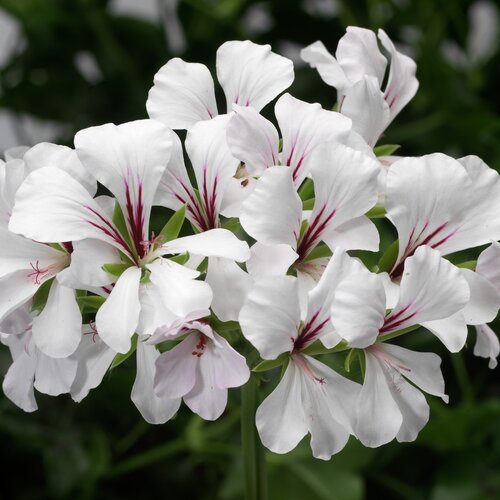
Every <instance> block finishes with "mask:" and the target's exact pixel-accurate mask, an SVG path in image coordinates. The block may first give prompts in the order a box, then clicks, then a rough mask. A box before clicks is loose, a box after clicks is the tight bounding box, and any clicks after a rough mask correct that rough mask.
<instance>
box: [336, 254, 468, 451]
mask: <svg viewBox="0 0 500 500" xmlns="http://www.w3.org/2000/svg"><path fill="white" fill-rule="evenodd" d="M469 298H470V290H469V286H468V283H467V280H466V279H465V278H464V277H463V276H462V274H461V273H460V271H459V270H458V268H456V267H455V266H453V265H452V264H451V263H450V262H448V261H447V260H445V259H443V258H442V257H441V256H440V254H439V252H438V251H437V250H432V249H431V248H429V247H427V246H423V247H420V248H418V249H417V251H416V252H415V254H414V255H413V256H412V257H409V258H408V259H407V260H406V262H405V267H404V272H403V276H402V279H401V286H400V290H399V297H398V300H397V303H396V304H395V305H394V307H393V309H392V310H391V312H390V313H389V314H386V307H387V306H388V305H389V304H387V296H386V293H385V290H384V286H383V283H382V280H381V278H380V275H376V274H373V273H369V272H368V271H367V270H365V271H364V273H359V274H357V275H355V276H353V277H351V278H347V279H346V280H344V281H343V282H342V283H340V284H339V285H338V287H337V291H336V294H335V298H334V300H333V303H332V307H331V315H332V323H333V327H334V328H335V331H336V333H337V334H338V335H340V336H341V337H342V338H344V339H345V340H347V341H348V342H349V345H350V346H352V347H360V348H365V360H366V373H365V380H364V385H363V389H362V391H361V393H360V396H359V400H358V403H357V420H356V425H355V435H356V436H357V437H358V438H359V439H360V440H361V441H362V442H363V444H365V445H366V446H380V445H381V444H384V443H386V442H388V441H390V440H392V439H394V438H395V437H396V438H397V439H398V440H400V441H401V440H403V441H406V440H412V439H415V438H416V435H417V434H418V431H419V430H420V429H421V428H422V427H423V426H424V425H425V423H426V422H427V420H428V407H427V403H426V402H425V398H424V397H423V396H422V394H421V393H420V392H419V391H417V390H416V389H414V388H413V387H411V386H409V385H408V384H406V382H404V379H403V378H402V377H401V375H403V376H404V377H405V378H407V379H409V380H411V381H412V382H414V383H415V384H417V385H419V387H421V388H422V389H423V390H425V391H427V392H430V393H431V394H437V395H439V396H444V395H443V382H442V376H441V374H440V372H439V358H437V356H433V355H428V354H427V355H423V354H419V353H418V354H417V353H412V352H411V351H407V350H405V349H402V348H400V347H397V346H389V345H386V344H380V343H376V342H377V341H383V340H384V337H385V336H386V335H389V334H391V333H393V332H395V331H398V330H403V329H405V328H409V327H412V326H415V325H419V324H420V325H422V326H423V327H424V328H429V329H430V330H431V331H433V333H436V332H435V331H434V330H433V329H432V327H429V325H433V324H434V323H435V322H437V321H439V320H442V319H445V318H448V317H449V316H452V315H454V314H455V313H457V312H458V311H460V310H462V309H464V308H465V307H466V305H467V303H468V301H469ZM389 307H392V304H391V305H390V306H389ZM459 326H460V324H459ZM462 326H463V328H466V326H465V320H464V319H463V318H462ZM444 334H446V335H448V336H449V337H451V338H452V339H453V338H454V336H455V335H456V333H455V332H454V331H453V330H450V331H446V332H444V333H443V332H440V336H439V338H440V339H441V340H442V341H443V342H444V343H445V344H446V345H449V344H453V340H449V339H448V338H447V337H446V336H445V335H444ZM436 358H437V359H436ZM422 363H423V366H422V368H419V366H420V365H421V364H422ZM424 367H425V368H424ZM432 374H433V375H432ZM424 375H425V377H424Z"/></svg>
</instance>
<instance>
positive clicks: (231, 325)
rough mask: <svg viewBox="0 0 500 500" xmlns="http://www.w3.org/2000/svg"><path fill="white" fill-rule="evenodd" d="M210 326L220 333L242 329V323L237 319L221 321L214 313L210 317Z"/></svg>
mask: <svg viewBox="0 0 500 500" xmlns="http://www.w3.org/2000/svg"><path fill="white" fill-rule="evenodd" d="M208 322H209V323H210V326H211V327H212V328H213V329H214V330H215V331H216V332H217V333H220V334H224V333H228V332H234V331H239V330H240V324H239V323H238V322H237V321H221V320H220V319H219V318H217V317H216V316H214V315H213V314H212V315H211V316H210V317H209V318H208Z"/></svg>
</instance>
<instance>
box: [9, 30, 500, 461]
mask: <svg viewBox="0 0 500 500" xmlns="http://www.w3.org/2000/svg"><path fill="white" fill-rule="evenodd" d="M302 58H303V59H304V61H306V62H307V63H308V64H309V65H310V66H311V67H313V68H316V69H317V71H318V72H319V75H320V76H321V78H322V79H323V80H324V81H325V83H326V84H328V85H330V86H332V87H334V88H335V89H336V91H337V105H336V108H335V109H336V111H330V110H325V109H323V108H322V107H321V106H320V105H319V104H317V103H314V104H311V103H307V102H304V101H301V100H299V99H297V98H295V97H293V96H292V95H290V94H289V93H284V94H282V93H283V92H284V91H286V89H287V88H288V87H290V85H291V84H292V82H293V79H294V70H293V64H292V61H290V60H288V59H287V58H285V57H282V56H280V55H278V54H276V53H274V52H272V51H271V48H270V47H269V46H268V45H256V44H254V43H252V42H250V41H243V42H241V41H232V42H227V43H224V44H223V45H222V46H221V47H220V48H219V49H218V51H217V60H216V68H217V78H218V81H219V83H220V85H221V87H222V89H223V91H224V94H225V97H226V101H227V102H226V109H225V111H226V112H225V113H223V114H218V113H219V111H218V107H217V104H216V98H215V92H214V82H213V80H212V76H211V74H210V72H209V70H208V69H207V68H206V67H205V66H203V65H201V64H197V63H188V62H185V61H183V60H181V59H179V58H175V59H172V60H170V61H169V62H167V64H165V66H163V67H162V68H161V69H160V70H159V72H158V73H157V74H156V76H155V78H154V85H153V87H152V89H151V91H150V93H149V97H148V100H147V103H146V108H147V111H148V114H149V116H150V119H147V120H138V121H133V122H129V123H125V124H121V125H114V124H106V125H102V126H97V127H91V128H88V129H85V130H82V131H80V132H78V133H77V134H76V136H75V139H74V144H75V149H71V148H68V147H65V146H58V145H54V144H48V143H42V144H38V145H36V146H34V147H32V148H30V149H28V148H16V150H15V151H8V152H7V154H6V161H5V162H1V163H0V190H1V194H0V331H1V332H2V333H1V340H2V342H3V343H4V344H6V345H7V346H8V347H9V349H10V352H11V354H12V359H13V362H12V365H11V366H10V368H9V370H8V372H7V374H6V376H5V379H4V381H3V390H4V392H5V394H6V395H7V397H8V398H10V399H11V400H12V401H13V402H14V403H15V404H17V405H18V406H19V407H21V408H22V409H23V410H25V411H28V412H29V411H34V410H36V409H37V404H36V400H35V397H34V388H36V389H37V390H38V391H40V392H42V393H45V394H50V395H58V394H63V393H69V394H70V395H71V397H72V398H73V399H74V400H75V401H81V400H82V399H83V398H84V397H85V396H87V394H88V393H89V391H90V390H92V389H94V388H95V387H97V386H98V385H99V384H100V383H101V381H102V380H103V378H104V376H105V374H106V373H107V371H108V370H109V369H110V368H111V369H115V368H116V367H117V366H118V365H119V364H120V363H122V362H123V361H124V360H126V359H127V358H128V357H129V356H131V355H133V354H135V356H136V359H137V375H136V379H135V383H134V385H133V387H132V393H131V399H132V401H133V402H134V404H135V405H136V406H137V408H138V409H139V411H140V412H141V414H142V416H143V417H144V418H145V419H146V420H147V421H148V422H150V423H156V424H159V423H164V422H166V421H167V420H169V419H170V418H172V417H173V416H174V415H175V414H176V412H177V411H178V409H179V407H180V404H181V400H183V401H184V403H185V404H186V405H187V406H188V407H189V408H190V409H191V410H192V411H193V412H195V413H197V414H198V415H200V416H201V417H202V418H204V419H207V420H214V419H217V418H218V417H219V416H221V414H222V413H223V412H224V410H225V407H226V403H227V397H228V389H229V388H234V387H239V386H242V385H244V384H245V383H247V381H248V379H249V377H250V368H251V369H253V371H254V372H255V373H256V375H252V376H254V377H255V376H259V375H258V374H259V373H261V372H264V371H266V372H267V375H269V376H267V375H266V380H268V381H270V382H269V387H271V386H272V385H273V384H274V385H276V383H277V385H276V387H275V388H274V390H272V392H271V393H270V395H269V396H267V397H266V398H265V399H264V401H263V402H262V404H261V405H260V407H259V408H258V410H257V413H256V425H257V428H258V431H259V434H260V437H261V440H262V442H263V444H264V445H265V446H266V447H267V448H269V449H270V450H272V451H274V452H277V453H286V452H288V451H290V450H292V449H293V448H294V447H295V446H296V445H297V444H298V443H299V441H300V440H301V439H302V438H303V437H304V436H305V435H306V434H308V433H309V434H310V435H311V448H312V453H313V455H314V456H315V457H317V458H321V459H329V458H330V457H331V456H332V454H334V453H336V452H338V451H339V450H341V449H342V448H343V447H344V446H345V444H346V442H347V440H348V439H349V437H350V436H351V435H353V436H354V437H355V438H357V439H359V440H360V441H361V442H362V443H363V444H364V445H366V446H370V447H375V446H380V445H383V444H385V443H387V442H389V441H391V440H393V439H394V438H396V439H397V440H398V441H412V440H414V439H415V438H416V436H417V435H418V433H419V431H420V430H421V429H422V427H423V426H424V425H425V424H426V422H427V421H428V418H429V406H428V404H427V402H426V398H425V396H424V394H423V393H424V392H425V393H428V394H431V395H434V396H439V397H441V398H442V399H443V400H444V401H447V396H446V394H445V388H444V380H443V376H442V374H441V368H440V364H441V360H440V358H439V357H438V356H437V355H436V354H434V353H428V352H415V351H413V350H409V349H407V348H404V347H401V346H399V345H397V343H394V341H393V339H395V338H397V337H400V336H401V335H403V334H405V335H406V334H410V332H411V333H412V334H413V335H417V334H418V335H421V334H422V329H421V328H420V327H423V329H426V330H428V331H429V332H431V333H432V334H434V335H435V336H436V337H438V339H439V340H440V341H441V342H442V343H443V344H444V345H445V346H446V348H447V349H449V351H451V352H457V351H459V350H460V349H462V348H463V347H464V345H465V343H466V339H467V333H468V325H475V326H476V330H477V341H476V346H475V349H474V353H475V354H477V355H479V356H482V357H487V358H490V367H491V368H493V367H494V366H495V365H496V357H497V356H498V354H499V351H500V346H499V341H498V338H497V337H496V335H495V334H494V333H493V331H492V330H491V329H490V328H489V327H488V326H487V323H489V322H491V321H492V320H493V319H494V318H495V316H496V314H497V312H498V309H499V307H500V245H499V244H498V243H497V242H496V241H497V240H499V239H500V177H499V175H498V174H497V172H496V171H494V170H492V169H491V168H489V167H488V166H487V165H486V164H485V163H484V162H483V161H482V160H480V159H479V158H477V157H475V156H467V157H464V158H460V159H458V160H457V159H453V158H451V157H449V156H446V155H444V154H440V153H434V154H429V155H427V156H423V157H418V158H410V157H397V156H394V155H392V153H393V152H394V150H395V148H393V147H391V146H388V145H385V146H377V142H378V141H379V139H380V137H381V136H382V134H383V132H384V130H385V129H386V128H387V126H388V125H389V124H390V123H391V122H392V120H393V119H394V118H395V116H396V115H397V114H398V113H399V112H400V111H401V109H402V108H403V107H404V106H405V105H406V104H407V103H408V102H409V101H410V99H411V98H412V97H413V96H414V94H415V93H416V91H417V88H418V81H417V79H416V77H415V72H416V66H415V63H414V61H412V60H411V59H410V58H409V57H407V56H405V55H403V54H401V53H400V52H398V51H397V50H396V48H395V47H394V45H393V43H392V42H391V40H390V39H389V37H388V36H387V35H386V34H385V33H384V32H383V31H379V33H378V37H377V35H375V33H373V32H372V31H369V30H366V29H361V28H355V27H350V28H348V29H347V33H346V34H345V36H344V37H343V38H342V39H341V40H340V42H339V44H338V48H337V51H336V54H335V56H333V55H332V54H330V53H329V52H328V51H327V49H326V48H325V47H324V45H323V44H322V43H321V42H316V43H314V44H312V45H311V46H309V47H307V48H305V49H304V50H303V51H302ZM280 94H282V95H281V96H280V97H279V98H278V99H277V101H276V103H275V105H274V114H275V117H276V122H277V125H278V128H277V127H276V126H275V125H274V124H273V123H272V122H271V121H269V120H268V119H266V118H265V117H264V116H263V115H262V114H261V113H260V112H261V110H262V108H264V107H265V106H266V105H268V104H269V103H270V102H271V101H272V100H274V99H276V98H277V97H278V96H279V95H280ZM182 129H185V130H186V131H187V132H186V133H185V134H184V133H182V137H185V140H184V141H183V143H182V141H181V139H180V136H179V135H177V133H176V132H174V131H173V130H182ZM154 207H163V210H159V209H155V208H154ZM166 209H168V210H166ZM167 212H168V213H169V214H170V216H169V217H168V218H167V220H161V219H162V217H164V218H165V215H164V214H165V213H167ZM159 221H160V222H159ZM382 227H383V228H385V232H386V233H388V234H389V233H391V231H392V233H393V234H396V233H397V237H396V239H395V241H394V242H393V243H391V244H387V242H383V243H384V244H383V247H384V248H383V250H384V251H383V252H380V253H381V255H380V256H379V257H378V258H376V260H373V258H370V259H369V260H370V262H378V264H377V265H375V266H373V264H372V265H370V266H367V264H366V263H365V262H364V261H363V258H362V257H363V256H365V255H367V253H366V252H359V251H360V250H364V251H368V252H372V253H373V254H374V255H376V254H375V253H376V252H378V251H379V247H380V246H381V245H380V238H379V230H380V228H382ZM393 229H395V230H393ZM389 243H390V242H389ZM481 245H489V246H488V247H487V248H486V249H485V250H484V251H483V252H482V253H481V254H480V256H479V258H478V259H477V261H467V262H462V263H460V261H461V260H463V259H460V256H461V254H460V253H459V252H460V251H462V250H465V249H468V248H474V247H479V246H481ZM450 255H451V256H452V257H451V258H447V257H448V256H450ZM398 340H400V339H399V338H398ZM396 342H397V341H396ZM342 362H343V366H344V369H342V368H341V367H342ZM249 365H250V367H249ZM351 366H356V367H359V368H360V369H359V370H354V369H353V370H351V369H350V368H351ZM332 367H335V369H334V368H332ZM280 371H281V377H279V373H280ZM273 374H274V375H276V376H275V377H274V378H273V377H272V375H273ZM273 381H274V382H273Z"/></svg>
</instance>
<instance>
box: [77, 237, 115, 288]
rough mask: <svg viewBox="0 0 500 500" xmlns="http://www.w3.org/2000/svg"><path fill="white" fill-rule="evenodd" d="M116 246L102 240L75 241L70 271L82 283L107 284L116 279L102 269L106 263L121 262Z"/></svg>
mask: <svg viewBox="0 0 500 500" xmlns="http://www.w3.org/2000/svg"><path fill="white" fill-rule="evenodd" d="M120 262H121V260H120V255H119V253H118V252H117V251H116V248H115V247H113V246H112V245H110V244H109V243H106V242H104V241H100V240H94V239H88V240H82V241H75V242H74V243H73V252H72V253H71V264H70V267H69V269H70V271H71V273H72V274H73V275H74V276H75V278H77V279H78V280H79V281H80V282H81V283H85V284H86V285H89V286H106V285H109V284H110V283H112V282H113V281H114V279H113V277H112V276H111V275H109V274H108V273H107V272H106V271H104V270H103V269H102V266H103V265H104V264H119V263H120Z"/></svg>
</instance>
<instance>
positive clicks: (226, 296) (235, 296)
mask: <svg viewBox="0 0 500 500" xmlns="http://www.w3.org/2000/svg"><path fill="white" fill-rule="evenodd" d="M205 281H206V282H207V283H208V284H209V285H210V287H211V288H212V291H213V294H214V298H213V300H212V306H211V307H212V310H213V311H214V313H215V314H216V315H217V317H218V318H219V319H220V320H221V321H237V320H238V315H239V314H240V310H241V308H242V307H243V303H244V302H245V299H246V297H247V294H248V290H249V289H250V287H251V285H252V278H251V277H250V276H249V275H248V273H246V272H245V271H243V269H241V267H240V266H238V264H236V262H234V261H233V260H230V259H223V258H220V257H210V258H209V260H208V271H207V276H206V278H205Z"/></svg>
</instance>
